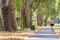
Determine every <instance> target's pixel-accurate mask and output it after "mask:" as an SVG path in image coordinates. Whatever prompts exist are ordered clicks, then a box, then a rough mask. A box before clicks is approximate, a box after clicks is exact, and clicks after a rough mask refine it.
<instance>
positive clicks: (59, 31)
mask: <svg viewBox="0 0 60 40" xmlns="http://www.w3.org/2000/svg"><path fill="white" fill-rule="evenodd" d="M54 31H55V32H56V34H57V35H58V36H59V37H60V27H56V28H54Z"/></svg>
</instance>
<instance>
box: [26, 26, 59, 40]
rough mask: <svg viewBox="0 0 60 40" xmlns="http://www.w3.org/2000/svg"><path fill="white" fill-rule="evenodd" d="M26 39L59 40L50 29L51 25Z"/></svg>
mask: <svg viewBox="0 0 60 40" xmlns="http://www.w3.org/2000/svg"><path fill="white" fill-rule="evenodd" d="M27 40H60V38H59V37H58V36H57V35H56V33H55V32H54V31H52V29H51V27H49V28H48V27H46V28H44V29H42V30H40V31H39V32H37V33H36V34H34V35H33V36H32V37H30V38H28V39H27Z"/></svg>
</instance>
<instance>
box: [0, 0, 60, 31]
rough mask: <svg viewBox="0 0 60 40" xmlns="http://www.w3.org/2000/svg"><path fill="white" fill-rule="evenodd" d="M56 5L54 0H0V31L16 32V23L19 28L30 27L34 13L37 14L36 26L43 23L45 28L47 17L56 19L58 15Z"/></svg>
mask: <svg viewBox="0 0 60 40" xmlns="http://www.w3.org/2000/svg"><path fill="white" fill-rule="evenodd" d="M59 2H60V1H59ZM56 3H57V1H56V0H0V4H1V6H0V9H1V13H0V30H4V31H16V30H17V27H18V26H17V23H16V21H18V23H20V24H19V26H20V28H23V27H26V28H28V27H31V26H32V25H33V24H32V22H33V21H32V19H33V18H32V16H33V13H34V12H35V14H37V15H36V17H37V19H36V20H37V24H38V26H42V25H43V23H44V25H45V26H46V25H47V20H48V17H54V18H56V16H57V15H58V14H59V13H57V12H58V11H57V10H59V6H58V7H57V8H58V9H56V8H55V5H56ZM57 4H59V3H57ZM1 15H2V16H1ZM16 19H17V20H16ZM18 19H19V20H18Z"/></svg>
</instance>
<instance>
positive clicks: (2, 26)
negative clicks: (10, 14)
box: [0, 11, 5, 31]
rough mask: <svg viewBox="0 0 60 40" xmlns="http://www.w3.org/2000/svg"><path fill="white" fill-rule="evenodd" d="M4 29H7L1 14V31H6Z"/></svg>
mask: <svg viewBox="0 0 60 40" xmlns="http://www.w3.org/2000/svg"><path fill="white" fill-rule="evenodd" d="M0 12H1V11H0ZM4 30H5V27H4V24H3V18H2V15H1V14H0V31H4Z"/></svg>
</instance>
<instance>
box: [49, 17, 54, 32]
mask: <svg viewBox="0 0 60 40" xmlns="http://www.w3.org/2000/svg"><path fill="white" fill-rule="evenodd" d="M50 25H51V28H52V31H53V26H54V19H53V18H51V21H50Z"/></svg>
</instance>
